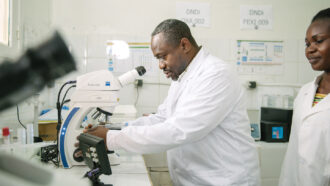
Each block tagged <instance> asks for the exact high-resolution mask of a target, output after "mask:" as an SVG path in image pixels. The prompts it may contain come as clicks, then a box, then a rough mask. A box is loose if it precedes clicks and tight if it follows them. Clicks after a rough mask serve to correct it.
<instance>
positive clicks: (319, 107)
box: [279, 8, 330, 186]
mask: <svg viewBox="0 0 330 186" xmlns="http://www.w3.org/2000/svg"><path fill="white" fill-rule="evenodd" d="M305 42H306V49H305V55H306V57H307V59H308V61H309V63H310V65H311V67H312V69H313V70H317V71H323V73H322V74H321V75H320V76H318V77H317V78H315V80H314V81H312V82H310V83H308V84H306V85H304V86H303V87H302V88H301V90H300V91H299V94H298V96H297V98H296V99H295V102H294V108H293V111H294V112H293V117H292V130H291V134H290V141H289V145H288V149H287V152H286V156H285V159H284V162H283V166H282V172H281V177H280V184H279V185H280V186H314V185H315V186H330V8H327V9H324V10H322V11H320V12H319V13H318V14H316V15H315V16H314V18H313V20H312V23H311V24H310V25H309V27H308V29H307V32H306V38H305Z"/></svg>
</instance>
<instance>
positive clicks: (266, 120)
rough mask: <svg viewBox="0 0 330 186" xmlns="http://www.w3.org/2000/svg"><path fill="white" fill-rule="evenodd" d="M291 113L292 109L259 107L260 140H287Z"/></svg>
mask: <svg viewBox="0 0 330 186" xmlns="http://www.w3.org/2000/svg"><path fill="white" fill-rule="evenodd" d="M292 113H293V110H292V109H284V108H270V107H261V140H262V141H266V142H287V141H289V137H290V130H291V122H292Z"/></svg>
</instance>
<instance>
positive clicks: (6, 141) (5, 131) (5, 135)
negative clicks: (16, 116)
mask: <svg viewBox="0 0 330 186" xmlns="http://www.w3.org/2000/svg"><path fill="white" fill-rule="evenodd" d="M2 138H3V143H4V144H7V145H9V144H10V132H9V128H8V127H4V128H2Z"/></svg>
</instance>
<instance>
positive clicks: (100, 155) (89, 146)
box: [78, 133, 112, 186]
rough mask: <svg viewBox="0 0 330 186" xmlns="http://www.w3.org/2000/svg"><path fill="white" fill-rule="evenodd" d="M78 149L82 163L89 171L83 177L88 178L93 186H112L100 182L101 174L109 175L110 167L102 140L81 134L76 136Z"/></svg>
mask: <svg viewBox="0 0 330 186" xmlns="http://www.w3.org/2000/svg"><path fill="white" fill-rule="evenodd" d="M78 140H79V149H80V150H81V151H82V153H83V157H84V161H85V163H86V164H87V166H88V167H89V168H90V169H91V170H90V171H88V172H87V173H86V174H85V176H84V177H88V178H89V179H90V180H91V181H92V183H93V186H112V185H111V184H104V183H102V182H101V181H100V179H99V176H100V175H102V174H105V175H111V167H110V162H109V158H108V155H107V150H106V148H105V144H104V140H103V139H102V138H99V137H97V136H94V135H91V134H87V133H82V134H80V135H79V136H78Z"/></svg>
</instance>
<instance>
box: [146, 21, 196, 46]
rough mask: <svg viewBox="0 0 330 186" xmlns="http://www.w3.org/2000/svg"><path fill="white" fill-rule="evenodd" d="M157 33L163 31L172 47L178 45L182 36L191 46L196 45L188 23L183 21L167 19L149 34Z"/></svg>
mask: <svg viewBox="0 0 330 186" xmlns="http://www.w3.org/2000/svg"><path fill="white" fill-rule="evenodd" d="M159 33H163V34H164V36H165V39H166V41H167V42H168V43H169V44H170V45H172V46H173V47H176V46H178V45H179V44H180V41H181V39H182V38H187V39H188V40H189V41H190V43H191V44H192V45H193V46H195V47H198V45H197V43H196V41H195V39H194V38H193V36H192V35H191V32H190V29H189V27H188V25H187V24H186V23H184V22H183V21H180V20H177V19H167V20H165V21H163V22H161V23H160V24H159V25H158V26H157V27H156V28H155V30H154V31H153V32H152V34H151V36H155V35H157V34H159Z"/></svg>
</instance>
